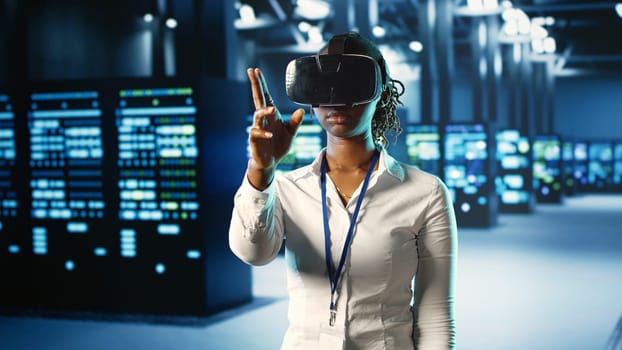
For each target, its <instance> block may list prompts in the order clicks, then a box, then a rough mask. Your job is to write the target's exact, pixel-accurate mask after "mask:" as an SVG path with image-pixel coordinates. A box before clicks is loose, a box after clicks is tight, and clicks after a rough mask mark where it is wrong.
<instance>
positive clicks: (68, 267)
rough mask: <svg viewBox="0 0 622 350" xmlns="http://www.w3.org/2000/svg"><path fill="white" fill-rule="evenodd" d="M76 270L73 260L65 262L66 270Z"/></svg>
mask: <svg viewBox="0 0 622 350" xmlns="http://www.w3.org/2000/svg"><path fill="white" fill-rule="evenodd" d="M75 268H76V264H75V263H74V262H73V260H67V261H65V270H67V271H73V270H74V269H75Z"/></svg>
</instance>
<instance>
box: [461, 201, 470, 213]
mask: <svg viewBox="0 0 622 350" xmlns="http://www.w3.org/2000/svg"><path fill="white" fill-rule="evenodd" d="M460 210H462V212H463V213H468V212H470V211H471V205H470V204H469V203H467V202H464V203H462V205H460Z"/></svg>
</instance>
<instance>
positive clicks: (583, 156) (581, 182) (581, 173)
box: [573, 141, 588, 190]
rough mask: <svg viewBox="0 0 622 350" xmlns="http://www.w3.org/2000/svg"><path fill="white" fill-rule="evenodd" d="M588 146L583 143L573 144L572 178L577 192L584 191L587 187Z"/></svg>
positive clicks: (576, 142)
mask: <svg viewBox="0 0 622 350" xmlns="http://www.w3.org/2000/svg"><path fill="white" fill-rule="evenodd" d="M587 152H588V144H587V142H585V141H575V143H574V153H573V156H574V162H573V163H574V164H573V177H574V180H575V184H576V185H577V189H578V190H585V188H586V186H587V173H588V171H587V168H588V157H587Z"/></svg>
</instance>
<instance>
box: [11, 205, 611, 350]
mask: <svg viewBox="0 0 622 350" xmlns="http://www.w3.org/2000/svg"><path fill="white" fill-rule="evenodd" d="M621 221H622V196H620V195H595V194H589V195H588V194H586V195H580V196H576V197H570V198H567V199H566V200H565V201H564V203H563V204H561V205H553V204H546V205H544V204H539V205H538V206H537V207H536V210H535V212H534V213H532V214H502V215H501V216H500V217H499V223H498V225H497V226H495V227H493V228H490V229H477V228H460V229H459V260H458V261H459V264H458V271H457V285H456V308H455V312H456V321H457V330H458V336H457V340H458V344H459V346H458V348H459V349H465V350H466V349H478V350H481V349H496V350H499V349H502V350H512V349H517V350H519V349H520V350H523V349H530V350H538V349H546V350H552V349H553V350H556V349H560V350H572V349H581V350H583V349H606V346H607V343H608V341H609V340H610V339H611V337H612V335H613V334H614V331H615V329H616V325H617V324H618V322H620V324H618V325H617V327H618V328H622V319H621V316H622V298H620V292H621V291H622V225H621V224H620V222H621ZM284 269H285V266H284V262H283V260H282V259H278V260H277V261H275V262H274V263H273V264H270V265H268V266H264V267H259V268H254V269H253V278H254V282H253V286H254V287H253V288H254V290H253V292H254V295H255V296H256V300H255V301H254V302H253V303H251V304H248V305H244V306H242V307H240V308H237V309H232V310H228V311H226V312H223V313H220V314H217V315H214V316H212V317H209V318H207V319H199V320H196V319H195V320H188V322H183V321H182V322H172V323H171V322H153V320H149V319H143V320H141V319H136V318H134V319H132V320H130V321H128V319H125V320H114V319H108V320H102V319H89V320H76V319H69V318H51V317H39V316H36V315H30V316H23V315H22V316H0V349H3V350H22V349H24V350H25V349H51V350H56V349H59V350H60V349H62V350H99V349H118V350H123V349H132V350H141V349H149V350H169V349H186V350H193V349H202V350H203V349H218V350H228V349H235V350H238V349H255V350H263V349H266V350H268V349H270V350H273V349H278V347H279V344H280V341H281V337H282V336H283V333H284V332H285V329H286V326H287V319H286V318H287V299H286V290H285V271H284ZM618 332H619V333H620V334H622V329H618ZM620 341H621V342H622V340H620Z"/></svg>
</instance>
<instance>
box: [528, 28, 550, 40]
mask: <svg viewBox="0 0 622 350" xmlns="http://www.w3.org/2000/svg"><path fill="white" fill-rule="evenodd" d="M548 35H549V32H547V31H546V29H544V27H542V26H541V25H539V24H532V25H531V38H532V39H544V38H546V37H547V36H548Z"/></svg>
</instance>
